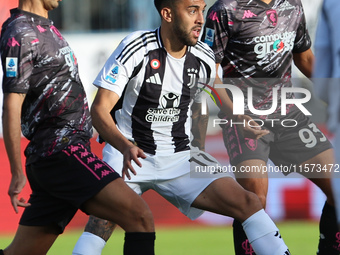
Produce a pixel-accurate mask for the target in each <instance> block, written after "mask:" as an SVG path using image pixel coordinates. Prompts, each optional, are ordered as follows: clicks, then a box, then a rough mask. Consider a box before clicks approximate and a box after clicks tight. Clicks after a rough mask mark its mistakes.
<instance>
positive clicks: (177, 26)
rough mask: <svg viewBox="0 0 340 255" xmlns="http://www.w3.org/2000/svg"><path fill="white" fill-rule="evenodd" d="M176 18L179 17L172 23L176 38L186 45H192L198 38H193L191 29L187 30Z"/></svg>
mask: <svg viewBox="0 0 340 255" xmlns="http://www.w3.org/2000/svg"><path fill="white" fill-rule="evenodd" d="M177 20H179V19H175V23H174V34H175V35H176V36H177V37H178V39H179V40H180V41H181V42H182V43H183V44H184V45H187V46H194V45H196V43H197V41H198V38H197V39H196V38H194V37H193V36H192V30H193V29H190V30H189V31H187V30H186V29H185V28H184V27H183V26H182V24H181V23H180V22H178V21H177Z"/></svg>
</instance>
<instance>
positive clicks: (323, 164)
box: [300, 149, 335, 205]
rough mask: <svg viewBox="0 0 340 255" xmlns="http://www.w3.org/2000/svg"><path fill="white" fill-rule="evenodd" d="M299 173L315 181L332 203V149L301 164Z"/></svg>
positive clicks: (333, 166) (333, 165)
mask: <svg viewBox="0 0 340 255" xmlns="http://www.w3.org/2000/svg"><path fill="white" fill-rule="evenodd" d="M300 169H301V171H300V172H301V174H302V175H303V176H305V177H307V178H308V179H310V180H311V181H312V182H313V183H315V184H316V185H317V186H318V187H319V188H320V189H321V190H322V191H323V192H324V193H325V195H326V196H327V201H328V202H329V203H330V204H332V205H333V204H334V198H333V192H332V184H331V178H332V175H333V173H332V171H334V170H335V163H334V151H333V149H328V150H326V151H323V152H321V153H319V154H318V155H316V156H314V157H312V158H311V159H309V160H307V161H305V162H303V163H302V164H301V168H300Z"/></svg>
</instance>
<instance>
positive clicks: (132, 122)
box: [94, 28, 216, 154]
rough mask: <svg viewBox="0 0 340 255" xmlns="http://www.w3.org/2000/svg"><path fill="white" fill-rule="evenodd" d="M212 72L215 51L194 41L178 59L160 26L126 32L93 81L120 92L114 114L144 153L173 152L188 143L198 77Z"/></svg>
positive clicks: (182, 148) (212, 74) (212, 73)
mask: <svg viewBox="0 0 340 255" xmlns="http://www.w3.org/2000/svg"><path fill="white" fill-rule="evenodd" d="M215 73H216V72H215V59H214V54H213V52H212V50H211V49H210V48H209V47H208V46H207V45H206V44H204V43H202V42H198V43H197V44H196V45H195V46H192V47H188V50H187V53H186V55H185V56H184V57H183V58H181V59H176V58H173V57H172V56H171V55H170V54H168V53H167V51H166V50H165V48H164V47H163V44H162V41H161V38H160V28H158V29H156V30H155V31H137V32H134V33H132V34H130V35H129V36H127V37H126V38H125V39H124V40H123V41H122V42H121V43H120V45H119V46H118V47H117V49H116V50H115V51H114V52H113V53H112V55H111V56H110V58H109V59H108V60H107V62H106V63H105V65H104V67H103V69H102V70H101V72H100V73H99V74H98V76H97V78H96V79H95V81H94V85H96V86H98V87H102V88H105V89H108V90H111V91H113V92H115V93H117V94H118V95H119V96H120V99H119V101H118V103H117V105H116V106H115V108H114V109H113V111H112V115H113V118H114V119H115V121H116V124H117V127H118V128H119V130H120V131H121V132H122V134H123V135H124V136H125V137H127V138H128V139H130V140H133V141H134V142H136V143H137V144H138V146H139V147H140V148H141V149H143V150H144V151H145V152H147V153H150V154H156V153H160V152H165V153H171V152H179V151H183V150H188V149H189V142H190V129H191V121H190V115H191V112H190V105H191V103H192V101H193V98H194V96H195V94H197V91H198V89H197V82H196V81H197V79H199V78H214V77H215Z"/></svg>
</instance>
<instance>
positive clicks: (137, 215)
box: [131, 207, 155, 232]
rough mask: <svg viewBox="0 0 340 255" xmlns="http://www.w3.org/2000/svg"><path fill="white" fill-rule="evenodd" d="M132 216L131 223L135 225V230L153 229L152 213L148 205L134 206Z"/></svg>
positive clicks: (147, 230) (145, 230)
mask: <svg viewBox="0 0 340 255" xmlns="http://www.w3.org/2000/svg"><path fill="white" fill-rule="evenodd" d="M132 217H133V220H132V221H133V222H134V224H133V225H134V226H135V227H136V230H135V231H136V232H153V231H155V229H154V221H153V215H152V212H151V210H150V209H149V208H148V207H142V208H135V210H134V212H133V215H132ZM132 221H131V222H132Z"/></svg>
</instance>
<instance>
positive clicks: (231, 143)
mask: <svg viewBox="0 0 340 255" xmlns="http://www.w3.org/2000/svg"><path fill="white" fill-rule="evenodd" d="M252 118H253V119H254V120H256V118H255V117H253V116H252ZM257 122H258V123H259V124H260V125H263V126H262V128H263V129H268V130H269V131H270V133H269V134H268V135H265V136H263V137H261V138H260V139H258V140H255V139H248V138H244V137H243V136H242V135H241V134H240V132H239V131H238V130H237V126H238V125H237V124H236V125H230V124H231V123H230V121H228V123H227V124H226V125H221V127H222V130H223V140H224V144H225V146H226V148H227V150H228V155H229V158H230V163H231V164H232V165H233V166H236V165H238V164H239V163H241V162H243V161H245V160H250V159H260V160H263V161H265V162H267V161H268V158H269V159H270V160H272V161H273V163H274V164H275V165H277V166H288V167H290V166H294V165H300V164H301V163H303V162H305V161H307V160H308V159H311V158H313V157H314V156H316V155H318V154H319V153H321V152H323V151H325V150H327V149H330V148H332V145H331V143H330V142H329V140H328V139H327V138H326V136H325V135H324V134H323V133H322V132H321V131H320V130H319V129H318V128H317V126H316V125H315V124H314V123H313V122H311V120H310V119H309V118H308V117H307V116H305V115H304V114H303V113H302V112H300V111H299V110H296V111H292V112H290V113H288V114H287V115H286V116H285V117H284V118H282V119H277V120H275V121H273V120H262V121H259V120H258V121H257ZM291 169H292V170H293V169H294V167H292V168H291ZM287 174H288V173H287Z"/></svg>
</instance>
